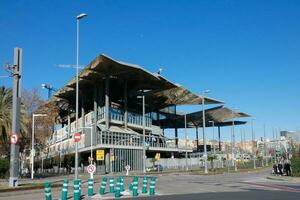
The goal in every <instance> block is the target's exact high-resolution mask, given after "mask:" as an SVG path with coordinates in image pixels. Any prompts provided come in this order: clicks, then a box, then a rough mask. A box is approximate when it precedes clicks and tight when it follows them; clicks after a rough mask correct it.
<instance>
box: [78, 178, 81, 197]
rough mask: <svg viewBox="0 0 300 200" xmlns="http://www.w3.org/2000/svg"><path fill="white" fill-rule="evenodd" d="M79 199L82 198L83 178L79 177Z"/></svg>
mask: <svg viewBox="0 0 300 200" xmlns="http://www.w3.org/2000/svg"><path fill="white" fill-rule="evenodd" d="M78 181H79V199H81V180H80V179H79V180H78Z"/></svg>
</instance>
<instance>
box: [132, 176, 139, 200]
mask: <svg viewBox="0 0 300 200" xmlns="http://www.w3.org/2000/svg"><path fill="white" fill-rule="evenodd" d="M138 181H139V178H138V177H134V182H133V188H132V196H134V197H136V196H138Z"/></svg>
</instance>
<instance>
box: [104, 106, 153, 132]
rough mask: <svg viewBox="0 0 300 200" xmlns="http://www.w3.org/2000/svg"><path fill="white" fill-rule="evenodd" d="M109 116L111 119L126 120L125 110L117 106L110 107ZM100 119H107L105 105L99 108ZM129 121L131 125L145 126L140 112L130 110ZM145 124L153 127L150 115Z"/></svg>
mask: <svg viewBox="0 0 300 200" xmlns="http://www.w3.org/2000/svg"><path fill="white" fill-rule="evenodd" d="M109 111H110V112H109V118H110V120H114V121H118V122H124V112H123V111H122V110H120V109H117V108H110V110H109ZM98 119H99V120H103V119H105V107H101V108H100V109H99V110H98ZM127 122H128V124H129V125H133V126H143V116H142V115H140V114H136V113H132V112H128V118H127ZM145 126H146V127H147V128H151V126H152V119H151V118H150V117H147V116H146V117H145Z"/></svg>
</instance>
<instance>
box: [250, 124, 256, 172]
mask: <svg viewBox="0 0 300 200" xmlns="http://www.w3.org/2000/svg"><path fill="white" fill-rule="evenodd" d="M251 131H252V144H253V147H252V151H253V168H254V169H256V149H255V135H254V127H253V119H252V120H251Z"/></svg>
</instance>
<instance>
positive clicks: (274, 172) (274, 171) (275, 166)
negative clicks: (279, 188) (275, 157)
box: [273, 163, 278, 174]
mask: <svg viewBox="0 0 300 200" xmlns="http://www.w3.org/2000/svg"><path fill="white" fill-rule="evenodd" d="M273 174H278V171H277V165H276V163H274V165H273Z"/></svg>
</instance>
